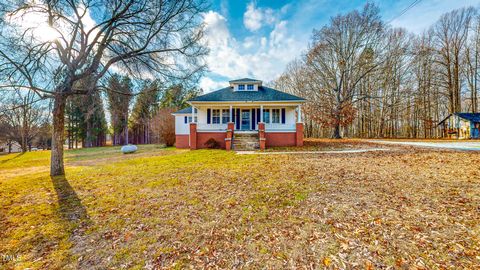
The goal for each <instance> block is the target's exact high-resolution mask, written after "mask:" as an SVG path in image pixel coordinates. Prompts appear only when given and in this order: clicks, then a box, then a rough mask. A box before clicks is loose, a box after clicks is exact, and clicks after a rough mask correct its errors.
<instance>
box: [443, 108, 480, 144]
mask: <svg viewBox="0 0 480 270" xmlns="http://www.w3.org/2000/svg"><path fill="white" fill-rule="evenodd" d="M438 125H439V126H442V131H443V132H442V134H443V137H446V138H456V139H480V113H452V114H450V115H448V116H447V117H446V118H445V119H443V120H442V121H440V123H438Z"/></svg>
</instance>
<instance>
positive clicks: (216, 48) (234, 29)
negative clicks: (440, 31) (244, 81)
mask: <svg viewBox="0 0 480 270" xmlns="http://www.w3.org/2000/svg"><path fill="white" fill-rule="evenodd" d="M412 2H414V0H382V1H379V0H377V1H374V3H376V4H377V5H378V6H379V7H380V10H381V14H382V17H383V19H384V20H385V21H391V25H393V26H395V27H404V28H406V29H408V30H409V31H411V32H415V33H421V32H422V31H423V30H425V29H427V28H428V27H429V26H430V25H431V24H433V23H434V22H435V21H436V20H437V19H438V18H439V17H440V15H441V14H443V13H445V12H448V11H450V10H453V9H457V8H461V7H465V6H475V7H478V6H480V0H423V1H420V2H419V3H418V4H417V5H415V6H414V7H413V8H411V9H410V10H408V11H407V12H406V13H405V14H403V15H402V16H400V17H398V15H399V14H400V13H401V12H402V11H403V10H404V9H405V8H406V7H408V6H409V5H410V4H412ZM365 3H366V1H365V0H297V1H295V0H290V1H287V0H257V1H240V0H214V2H213V4H212V5H211V9H210V10H209V11H208V12H206V13H205V14H204V15H203V16H204V21H205V23H206V42H207V44H208V47H209V48H210V55H209V56H208V58H207V63H208V66H209V70H210V72H209V73H207V74H206V76H205V77H204V78H202V80H201V81H200V87H202V88H203V89H204V91H206V92H209V91H212V90H216V89H218V88H221V87H224V86H225V85H226V84H227V82H228V81H229V80H231V79H238V78H243V77H253V78H257V79H260V80H263V81H271V80H274V79H275V78H276V77H278V76H279V75H280V74H281V73H282V71H283V70H284V68H285V66H286V65H287V64H288V63H289V62H290V61H291V60H293V59H294V58H296V57H298V56H300V55H301V54H302V52H303V51H305V49H306V47H307V45H308V42H309V38H310V35H311V33H312V30H313V29H315V28H316V29H319V28H321V27H322V26H323V25H325V24H327V23H328V20H329V18H330V17H331V16H334V15H336V14H339V13H346V12H349V11H351V10H353V9H361V8H362V7H363V5H365ZM396 17H398V18H396ZM392 19H393V20H392Z"/></svg>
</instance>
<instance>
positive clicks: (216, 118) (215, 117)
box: [212, 109, 220, 124]
mask: <svg viewBox="0 0 480 270" xmlns="http://www.w3.org/2000/svg"><path fill="white" fill-rule="evenodd" d="M212 124H220V110H218V109H216V110H212Z"/></svg>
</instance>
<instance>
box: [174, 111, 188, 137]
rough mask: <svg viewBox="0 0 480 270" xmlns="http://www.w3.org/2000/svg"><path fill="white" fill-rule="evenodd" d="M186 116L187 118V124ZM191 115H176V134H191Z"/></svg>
mask: <svg viewBox="0 0 480 270" xmlns="http://www.w3.org/2000/svg"><path fill="white" fill-rule="evenodd" d="M185 116H186V117H187V123H186V124H185ZM189 116H190V117H191V116H192V115H191V114H176V115H175V134H177V135H182V134H183V135H185V134H186V135H188V134H190V123H188V117H189Z"/></svg>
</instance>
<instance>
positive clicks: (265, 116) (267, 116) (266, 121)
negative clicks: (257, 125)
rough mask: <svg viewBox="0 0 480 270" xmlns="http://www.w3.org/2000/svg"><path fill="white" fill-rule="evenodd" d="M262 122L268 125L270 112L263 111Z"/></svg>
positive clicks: (267, 110)
mask: <svg viewBox="0 0 480 270" xmlns="http://www.w3.org/2000/svg"><path fill="white" fill-rule="evenodd" d="M263 122H265V123H270V110H269V109H266V110H263Z"/></svg>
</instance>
